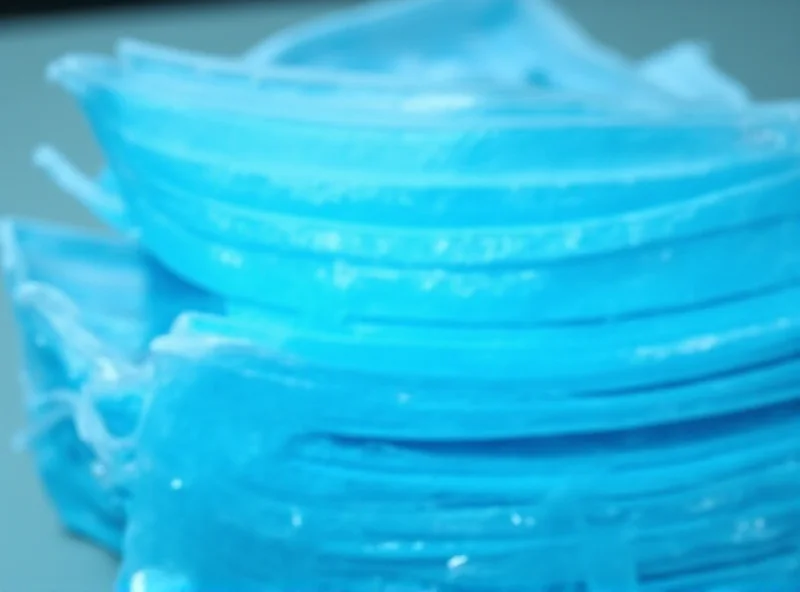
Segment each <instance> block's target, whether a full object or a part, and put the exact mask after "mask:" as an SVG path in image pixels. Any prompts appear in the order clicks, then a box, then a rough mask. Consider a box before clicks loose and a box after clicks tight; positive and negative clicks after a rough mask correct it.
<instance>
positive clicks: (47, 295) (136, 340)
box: [2, 220, 211, 551]
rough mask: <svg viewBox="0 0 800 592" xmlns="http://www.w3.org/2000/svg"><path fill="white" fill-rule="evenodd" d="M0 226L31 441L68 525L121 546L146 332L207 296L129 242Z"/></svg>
mask: <svg viewBox="0 0 800 592" xmlns="http://www.w3.org/2000/svg"><path fill="white" fill-rule="evenodd" d="M2 229H3V230H2V250H3V257H4V270H5V278H6V289H7V290H8V291H9V293H10V296H11V301H12V304H13V306H14V311H15V316H16V318H17V322H18V324H19V327H20V333H21V336H22V343H23V350H24V359H25V368H24V373H23V376H24V386H25V390H26V391H27V392H26V394H27V410H28V423H29V427H28V438H27V440H28V442H29V446H30V448H31V450H32V452H33V454H34V456H35V457H36V460H37V463H38V466H39V470H40V473H41V475H42V479H43V481H44V483H45V486H46V487H47V489H48V492H49V494H50V495H51V497H52V498H53V500H54V502H55V504H56V507H57V509H58V511H59V514H60V517H61V520H62V521H63V523H64V524H65V525H66V526H67V528H69V529H70V530H72V531H74V532H76V533H78V534H81V535H83V536H86V537H88V538H90V539H92V540H94V541H96V542H97V543H99V544H100V545H102V546H104V547H106V548H108V549H110V550H113V551H119V550H120V545H121V537H122V531H123V526H124V520H125V507H124V506H125V503H126V500H127V491H126V488H125V484H126V480H127V478H128V477H129V476H126V474H125V473H126V471H127V470H128V469H129V468H130V467H129V463H130V461H131V458H132V457H131V454H132V452H133V451H132V446H133V439H132V438H133V434H134V432H135V429H136V426H137V424H138V421H139V419H140V415H141V411H142V395H143V392H142V390H141V388H142V386H141V385H142V384H144V383H146V382H147V381H148V380H149V379H148V378H147V375H148V369H147V367H146V363H145V362H146V352H147V347H148V344H149V342H150V340H151V339H152V338H153V337H154V336H156V335H159V334H161V333H163V332H165V331H166V330H167V328H168V327H169V326H170V324H171V323H172V319H173V318H174V317H175V316H176V314H178V313H179V312H181V311H184V310H187V309H188V310H211V308H210V304H209V302H210V298H209V297H206V296H204V295H201V294H200V293H199V292H197V291H195V290H194V289H192V288H190V287H188V286H186V285H185V284H182V283H181V282H180V281H178V280H177V279H175V278H173V277H171V276H169V275H168V274H166V272H164V271H163V270H162V269H161V268H160V267H159V266H158V265H157V264H155V263H153V262H152V261H150V260H149V259H148V258H147V257H146V256H144V255H141V254H140V253H139V252H138V250H137V249H136V247H135V246H133V245H132V244H125V243H120V242H119V241H116V240H112V239H108V238H104V237H99V236H94V235H92V234H87V233H85V232H81V231H78V230H75V229H69V228H62V227H58V226H53V225H49V224H45V223H40V222H27V221H16V220H6V221H4V222H3V226H2Z"/></svg>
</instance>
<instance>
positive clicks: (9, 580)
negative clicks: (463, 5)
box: [0, 0, 800, 592]
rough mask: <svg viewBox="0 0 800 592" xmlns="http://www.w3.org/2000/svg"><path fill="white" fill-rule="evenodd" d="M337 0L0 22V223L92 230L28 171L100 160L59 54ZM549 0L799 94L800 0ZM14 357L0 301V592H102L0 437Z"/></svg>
mask: <svg viewBox="0 0 800 592" xmlns="http://www.w3.org/2000/svg"><path fill="white" fill-rule="evenodd" d="M454 1H456V0H454ZM460 1H468V0H460ZM343 3H344V2H310V3H298V2H294V3H293V2H284V3H281V2H272V3H266V4H243V5H235V6H230V5H229V6H226V7H225V6H223V7H210V6H196V7H190V8H183V9H169V10H164V9H162V10H157V9H147V10H136V11H113V12H111V11H109V12H105V13H85V14H81V15H75V16H70V17H67V18H57V19H56V18H52V19H49V20H19V21H6V22H0V215H8V214H13V215H24V216H35V217H41V218H46V219H50V220H55V221H60V222H67V223H72V224H79V225H95V224H96V223H95V222H94V221H93V220H91V218H90V217H89V216H88V214H86V213H85V212H84V211H83V210H81V209H80V208H79V207H78V206H77V205H75V204H74V203H73V202H72V201H71V200H70V199H68V198H66V197H65V196H64V195H62V194H61V193H60V192H59V191H58V190H56V189H55V188H54V187H53V186H52V185H50V184H49V182H48V181H47V180H46V179H44V178H43V176H42V175H40V174H38V173H37V172H36V171H35V170H34V169H33V167H32V166H31V164H30V154H31V151H32V149H33V147H34V146H35V145H36V144H38V143H39V142H42V141H47V142H51V143H53V144H55V145H56V146H58V147H59V148H61V149H63V150H64V151H65V152H66V153H68V154H69V155H70V156H71V157H73V158H74V160H75V161H76V162H77V163H78V164H79V165H81V166H85V167H87V168H88V170H92V169H94V168H96V167H99V165H100V162H101V161H100V155H99V152H98V150H97V148H96V147H95V146H94V144H93V142H92V140H91V137H90V134H89V132H88V130H87V128H86V126H85V124H84V123H83V121H82V120H81V117H80V115H79V113H78V111H77V109H76V107H75V106H74V105H73V103H72V102H71V100H70V99H69V98H68V97H66V95H65V94H64V93H62V92H60V91H59V90H58V89H55V88H52V87H49V86H47V85H46V84H45V82H44V80H43V72H44V67H45V65H46V64H47V63H48V62H49V61H50V60H52V59H54V58H56V57H58V56H59V55H61V54H63V53H65V52H67V51H71V50H88V51H103V52H105V51H109V50H110V49H111V48H112V45H113V43H114V41H115V40H116V39H117V38H119V37H122V36H128V37H137V38H140V39H145V40H149V41H155V42H159V43H166V44H173V45H177V46H181V47H186V48H189V49H197V50H204V51H211V52H220V53H225V54H237V53H240V52H242V51H244V50H245V49H247V48H248V47H249V46H251V45H252V44H254V43H255V42H256V41H258V40H259V39H261V38H262V37H264V36H265V35H267V34H268V33H269V32H271V31H274V30H276V29H277V28H280V27H282V26H285V25H286V24H289V23H291V22H294V21H297V20H299V19H301V18H303V17H305V16H308V15H310V14H314V13H319V12H322V11H325V10H329V9H331V8H333V7H335V6H336V5H341V4H343ZM220 4H222V2H221V3H220ZM562 4H563V5H564V6H565V7H566V8H567V9H568V10H569V11H570V12H571V13H572V14H573V15H574V16H575V17H576V18H577V19H578V20H579V21H581V22H582V23H583V24H584V25H585V26H586V27H587V28H588V29H589V30H590V31H591V32H593V33H594V34H595V35H597V36H598V37H599V38H600V39H601V40H603V41H605V42H607V43H610V44H612V45H614V46H616V47H618V48H619V49H621V50H623V51H624V52H626V53H628V54H629V55H631V56H634V57H639V56H643V55H645V54H647V53H649V52H651V51H655V50H657V49H659V48H661V47H664V46H665V45H667V44H668V43H670V42H673V41H675V40H677V39H681V38H690V39H705V40H708V41H709V42H710V44H711V46H712V49H713V51H714V55H715V56H716V58H717V61H718V62H719V63H720V64H721V65H722V67H723V68H724V69H726V70H727V71H728V72H730V73H731V74H733V75H735V76H737V77H739V78H740V79H741V80H743V81H744V82H745V83H746V84H747V85H748V86H749V87H750V88H751V89H752V90H753V91H754V92H755V94H756V95H757V96H758V97H763V98H789V97H792V96H800V74H799V72H800V68H798V64H800V33H798V27H800V2H794V1H789V0H704V1H703V2H698V1H697V0H671V1H667V0H654V1H652V2H642V1H641V0H604V1H603V2H597V0H562ZM18 361H19V354H18V349H17V343H16V336H15V330H14V325H13V322H12V319H11V315H10V310H9V306H8V303H7V302H3V306H0V381H2V382H0V592H110V591H111V590H112V589H113V578H114V571H115V562H114V560H113V559H111V558H110V557H108V556H106V555H105V554H103V553H102V552H99V551H97V550H95V549H94V548H92V547H91V546H89V545H87V544H85V543H83V542H80V541H77V540H74V539H72V538H70V537H69V536H67V535H65V534H64V533H63V532H62V531H61V529H60V528H59V526H58V523H57V522H56V519H55V515H54V513H53V511H52V510H51V508H50V506H49V505H48V503H47V500H46V499H45V497H44V495H43V493H42V492H41V490H40V488H39V485H38V483H37V482H36V478H35V474H34V469H33V466H32V463H31V462H30V460H29V459H28V458H27V456H26V455H24V454H19V453H15V452H14V451H13V450H12V447H11V440H12V436H13V435H14V433H15V432H18V431H19V430H20V429H21V428H22V427H23V421H22V407H21V395H20V389H19V386H18V380H17V376H18V370H17V365H18Z"/></svg>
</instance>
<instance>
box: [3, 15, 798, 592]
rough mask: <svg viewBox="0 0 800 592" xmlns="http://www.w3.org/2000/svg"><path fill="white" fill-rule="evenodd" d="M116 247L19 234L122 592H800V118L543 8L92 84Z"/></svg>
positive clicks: (692, 64) (90, 506)
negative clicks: (631, 55)
mask: <svg viewBox="0 0 800 592" xmlns="http://www.w3.org/2000/svg"><path fill="white" fill-rule="evenodd" d="M48 75H49V77H50V78H51V79H52V80H54V81H55V82H57V83H58V84H60V85H61V86H63V87H64V88H66V89H67V90H68V91H69V92H70V93H72V94H73V95H74V97H75V98H76V100H77V103H78V105H79V106H80V107H81V109H82V111H83V113H84V114H85V116H86V118H87V119H88V121H89V123H90V125H91V128H92V130H93V132H94V134H95V136H96V138H97V141H98V142H99V144H100V146H101V148H102V150H103V152H104V154H105V157H106V160H107V163H108V167H107V170H105V171H103V172H102V173H101V174H99V175H97V176H96V177H93V176H87V175H84V174H83V173H81V172H79V171H78V170H76V169H75V168H73V167H72V166H71V165H70V163H69V161H68V160H67V159H66V158H65V157H64V156H62V155H61V153H59V152H58V151H57V150H55V149H54V148H51V147H43V148H41V149H40V150H38V151H37V153H36V156H35V160H36V162H37V163H38V164H39V165H40V166H41V167H42V168H43V169H44V170H45V171H47V172H48V173H49V174H50V175H51V176H52V178H53V179H54V181H55V182H56V183H58V184H59V185H61V186H62V188H63V189H65V191H67V192H68V193H69V194H71V195H73V196H74V197H75V198H77V199H78V200H79V201H80V202H82V203H83V204H84V205H85V206H87V207H88V208H89V209H90V210H91V211H92V212H93V213H94V214H96V215H97V216H98V217H99V218H100V219H101V220H102V221H103V222H105V223H106V224H108V225H109V226H110V227H112V228H113V229H114V230H116V231H117V233H118V234H119V235H120V236H119V238H106V237H101V236H95V235H91V234H88V233H86V232H83V231H79V230H74V229H69V228H61V227H56V226H51V225H45V224H43V223H38V222H34V221H21V220H9V221H6V222H5V224H4V226H3V232H2V241H3V247H4V259H3V261H4V270H5V274H6V286H7V288H8V290H9V291H10V293H11V295H12V302H13V304H14V307H15V311H16V315H17V318H18V320H19V326H20V333H21V338H22V342H23V345H24V354H25V357H24V359H25V366H26V367H25V372H24V377H25V380H24V383H25V390H26V397H27V399H26V401H27V407H28V414H29V424H30V425H29V429H28V432H27V435H28V445H29V447H30V448H31V450H32V451H33V453H34V456H35V458H36V460H37V463H38V466H39V468H40V473H41V475H42V479H43V481H44V482H45V485H46V487H47V488H48V490H49V492H50V494H51V496H52V498H53V500H54V503H55V504H56V506H57V508H58V510H59V513H60V515H61V517H62V519H63V521H64V523H65V524H66V525H67V526H68V527H69V528H70V529H72V530H74V531H76V532H78V533H80V534H82V535H84V536H86V537H88V538H90V539H92V540H94V541H96V542H97V543H99V544H101V545H103V546H105V547H107V548H110V549H112V550H114V551H118V552H121V554H122V557H123V565H122V569H121V573H120V577H119V582H118V590H119V592H178V591H180V592H220V591H235V592H292V591H294V592H298V591H302V592H389V591H391V592H401V591H402V592H423V591H426V592H495V591H497V592H500V591H502V592H656V591H658V592H712V591H713V592H717V591H721V590H725V591H731V592H734V591H735V592H796V591H797V590H798V589H800V383H798V378H800V105H798V104H794V103H760V102H754V101H752V100H751V99H750V98H749V96H748V93H747V91H746V90H745V89H744V88H743V87H742V86H741V85H740V84H739V83H737V82H736V81H734V80H732V79H730V78H729V77H727V76H726V75H724V74H722V73H721V72H719V71H718V70H716V69H715V68H714V67H713V65H712V64H711V63H710V61H709V58H708V55H707V52H706V51H705V49H704V48H703V47H701V46H698V45H694V44H688V43H682V44H678V45H676V46H673V47H671V48H669V49H667V50H665V51H663V52H661V53H659V54H657V55H655V56H652V57H649V58H647V59H645V60H642V61H640V62H634V61H631V60H628V59H626V58H624V57H622V56H620V55H618V54H616V53H615V52H613V51H611V50H610V49H608V48H606V47H603V46H601V45H599V44H598V43H596V42H594V41H593V40H591V39H590V38H589V37H588V36H587V35H586V34H585V33H583V32H582V31H581V30H580V29H579V28H578V27H577V26H576V25H575V24H574V23H572V22H570V20H569V19H568V18H567V17H566V16H565V15H563V14H561V13H560V12H559V11H558V10H557V9H556V8H555V6H553V5H551V4H550V3H549V2H548V1H546V0H470V1H469V2H464V1H463V0H401V1H399V2H387V3H382V4H380V3H379V4H370V5H363V6H359V7H357V8H351V9H348V10H345V11H341V12H339V13H335V14H333V15H330V16H325V17H322V18H320V19H317V20H315V21H312V22H310V23H308V24H303V25H300V26H296V27H294V28H291V29H289V30H287V31H284V32H282V33H280V34H278V35H276V36H274V37H271V38H269V39H267V40H266V41H264V42H262V43H261V44H259V45H258V46H256V47H255V48H254V49H252V50H251V51H249V52H247V53H246V54H245V55H243V56H240V57H237V58H225V57H221V56H210V55H198V54H193V53H190V52H185V51H180V50H177V49H172V48H168V47H158V46H154V45H151V44H147V43H143V42H139V41H133V40H126V41H122V42H120V44H119V46H118V48H117V50H116V52H115V54H114V55H113V56H101V55H90V54H80V53H76V54H70V55H67V56H65V57H62V58H60V59H58V60H57V61H55V62H54V63H53V64H52V65H51V66H50V68H49V70H48Z"/></svg>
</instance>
